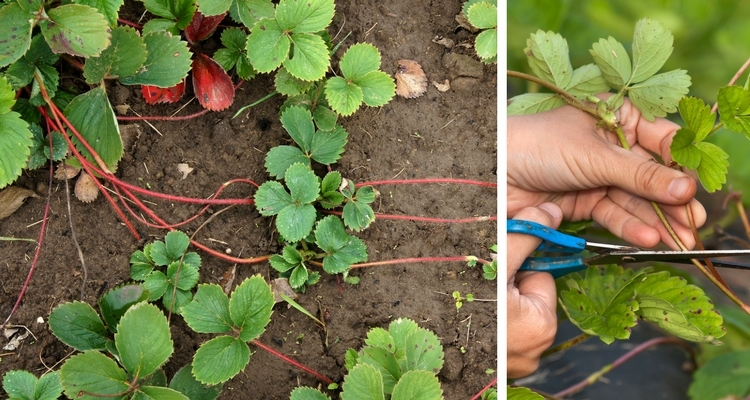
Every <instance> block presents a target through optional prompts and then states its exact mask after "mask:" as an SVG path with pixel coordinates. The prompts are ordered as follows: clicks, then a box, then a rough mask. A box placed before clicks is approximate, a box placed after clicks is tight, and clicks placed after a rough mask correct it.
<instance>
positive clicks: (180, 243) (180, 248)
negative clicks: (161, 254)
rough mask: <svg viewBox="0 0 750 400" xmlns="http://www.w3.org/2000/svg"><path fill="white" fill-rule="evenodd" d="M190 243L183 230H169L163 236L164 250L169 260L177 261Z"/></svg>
mask: <svg viewBox="0 0 750 400" xmlns="http://www.w3.org/2000/svg"><path fill="white" fill-rule="evenodd" d="M189 245H190V238H189V237H188V235H186V234H185V233H184V232H180V231H171V232H169V233H167V234H166V235H165V236H164V250H165V251H166V256H167V259H168V260H169V261H170V262H174V261H179V260H180V258H182V255H183V254H184V253H185V250H187V248H188V246H189Z"/></svg>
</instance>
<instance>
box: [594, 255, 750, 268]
mask: <svg viewBox="0 0 750 400" xmlns="http://www.w3.org/2000/svg"><path fill="white" fill-rule="evenodd" d="M736 256H746V257H749V256H750V250H696V251H652V250H631V251H628V250H614V251H609V252H606V253H602V254H599V255H596V256H593V257H589V258H586V259H585V260H584V262H585V263H586V265H602V264H622V263H637V262H647V261H662V262H676V263H683V264H684V263H690V260H691V259H693V258H697V259H703V258H710V259H711V262H713V263H714V265H715V266H717V267H727V268H742V269H745V268H746V269H750V264H742V263H738V262H724V261H722V260H714V258H719V257H736Z"/></svg>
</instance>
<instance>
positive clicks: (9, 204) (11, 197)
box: [0, 186, 39, 219]
mask: <svg viewBox="0 0 750 400" xmlns="http://www.w3.org/2000/svg"><path fill="white" fill-rule="evenodd" d="M29 197H39V196H37V194H36V193H34V191H33V190H28V189H23V188H20V187H16V186H9V187H7V188H5V189H3V190H2V191H0V219H3V218H7V217H9V216H10V215H11V214H13V213H14V212H16V210H18V209H19V208H21V206H22V205H23V202H24V200H26V199H27V198H29Z"/></svg>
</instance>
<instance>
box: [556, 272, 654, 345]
mask: <svg viewBox="0 0 750 400" xmlns="http://www.w3.org/2000/svg"><path fill="white" fill-rule="evenodd" d="M644 274H645V272H643V271H641V272H638V273H636V272H635V271H633V270H630V269H628V270H623V269H622V267H620V266H617V265H605V266H601V267H589V268H588V270H586V275H585V278H582V277H581V276H580V275H579V274H578V273H575V274H570V275H567V276H565V277H563V283H564V284H565V285H566V286H567V289H568V290H563V291H562V293H561V294H560V303H561V305H562V307H563V310H565V313H566V314H567V315H568V317H569V318H570V321H571V322H572V323H573V324H575V325H576V326H577V327H578V328H580V329H581V330H582V331H583V332H585V333H588V334H589V335H593V336H599V339H601V340H602V341H603V342H604V343H607V344H610V343H612V342H613V341H614V340H615V339H627V338H629V337H630V328H632V327H633V326H635V324H636V323H637V314H636V311H638V302H637V301H636V300H635V299H634V291H635V290H636V287H637V286H638V282H640V279H641V278H642V276H643V275H644Z"/></svg>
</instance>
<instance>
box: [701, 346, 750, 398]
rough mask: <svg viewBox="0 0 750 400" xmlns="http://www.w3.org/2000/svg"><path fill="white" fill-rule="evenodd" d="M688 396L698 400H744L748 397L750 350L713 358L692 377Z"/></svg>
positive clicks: (749, 388) (749, 387) (749, 391)
mask: <svg viewBox="0 0 750 400" xmlns="http://www.w3.org/2000/svg"><path fill="white" fill-rule="evenodd" d="M693 377H694V380H693V382H692V383H691V384H690V387H689V388H688V395H689V396H690V398H691V399H693V400H699V399H744V398H746V397H747V396H748V395H750V350H744V351H737V352H732V353H727V354H723V355H721V356H718V357H714V358H712V359H710V360H708V362H706V363H705V364H703V365H702V366H701V367H700V368H699V369H698V371H696V373H695V375H694V376H693Z"/></svg>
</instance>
